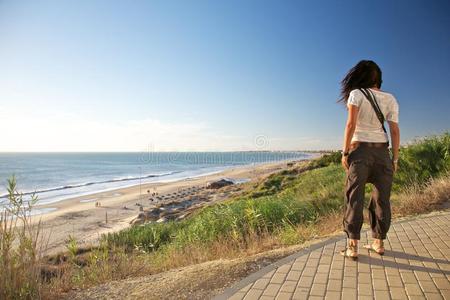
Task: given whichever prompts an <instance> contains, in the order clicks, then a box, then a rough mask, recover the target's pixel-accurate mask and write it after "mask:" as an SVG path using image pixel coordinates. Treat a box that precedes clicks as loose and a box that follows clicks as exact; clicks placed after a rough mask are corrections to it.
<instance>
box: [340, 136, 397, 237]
mask: <svg viewBox="0 0 450 300" xmlns="http://www.w3.org/2000/svg"><path fill="white" fill-rule="evenodd" d="M348 164H349V170H348V174H347V181H346V188H345V208H344V220H343V224H344V231H345V232H346V233H347V237H348V238H350V239H357V240H359V239H360V231H361V227H362V224H363V207H364V191H365V185H366V183H367V182H368V183H372V184H373V192H372V195H371V198H370V204H369V220H370V226H371V228H372V237H373V238H375V239H386V234H387V232H388V230H389V227H390V225H391V204H390V200H389V198H390V195H391V187H392V179H393V167H392V161H391V158H390V156H389V150H388V148H387V147H382V148H371V147H367V146H364V145H360V146H358V147H357V148H356V149H354V150H352V151H351V152H350V154H349V157H348Z"/></svg>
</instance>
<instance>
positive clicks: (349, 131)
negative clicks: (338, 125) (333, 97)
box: [342, 104, 359, 170]
mask: <svg viewBox="0 0 450 300" xmlns="http://www.w3.org/2000/svg"><path fill="white" fill-rule="evenodd" d="M358 112H359V107H358V106H356V105H351V104H350V105H348V117H347V124H346V125H345V133H344V146H343V147H342V166H343V167H344V168H345V169H346V170H348V162H347V158H348V151H349V150H350V143H351V141H352V137H353V134H354V133H355V128H356V120H357V118H358Z"/></svg>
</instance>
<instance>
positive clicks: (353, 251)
mask: <svg viewBox="0 0 450 300" xmlns="http://www.w3.org/2000/svg"><path fill="white" fill-rule="evenodd" d="M340 253H341V255H342V256H344V257H347V258H350V259H352V260H357V259H358V246H351V245H348V246H347V247H345V249H344V250H341V252H340Z"/></svg>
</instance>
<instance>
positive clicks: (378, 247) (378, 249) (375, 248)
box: [364, 241, 385, 255]
mask: <svg viewBox="0 0 450 300" xmlns="http://www.w3.org/2000/svg"><path fill="white" fill-rule="evenodd" d="M364 248H365V249H367V250H369V251H372V252H375V253H377V254H378V255H384V250H385V249H384V243H383V241H381V243H380V244H374V243H372V244H370V245H364Z"/></svg>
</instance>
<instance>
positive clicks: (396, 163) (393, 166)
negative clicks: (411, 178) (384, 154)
mask: <svg viewBox="0 0 450 300" xmlns="http://www.w3.org/2000/svg"><path fill="white" fill-rule="evenodd" d="M392 168H393V169H394V173H395V172H397V171H398V160H397V159H394V160H392Z"/></svg>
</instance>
